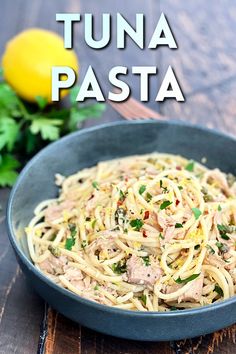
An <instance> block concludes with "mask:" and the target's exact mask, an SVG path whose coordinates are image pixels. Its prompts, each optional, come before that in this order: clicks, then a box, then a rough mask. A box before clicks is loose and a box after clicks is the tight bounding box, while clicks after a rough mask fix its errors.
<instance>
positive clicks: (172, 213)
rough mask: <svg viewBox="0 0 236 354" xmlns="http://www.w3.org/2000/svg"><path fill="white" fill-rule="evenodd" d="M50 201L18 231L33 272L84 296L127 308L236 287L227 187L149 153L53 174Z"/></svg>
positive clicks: (193, 167)
mask: <svg viewBox="0 0 236 354" xmlns="http://www.w3.org/2000/svg"><path fill="white" fill-rule="evenodd" d="M56 184H57V185H58V187H59V196H58V198H55V199H51V200H46V201H43V202H42V203H40V204H39V205H38V206H37V208H36V209H35V212H34V214H35V216H34V217H33V218H32V220H31V221H30V223H29V225H28V227H27V228H26V234H27V241H28V248H29V252H30V256H31V258H32V261H33V262H34V264H35V266H36V267H37V268H38V269H39V270H40V271H41V272H43V273H44V274H45V275H46V276H47V277H49V278H50V279H51V280H53V281H54V282H56V283H57V284H59V285H60V286H62V287H64V288H66V289H68V290H69V291H71V292H73V293H75V294H78V295H79V296H82V297H85V298H88V299H90V300H93V301H96V302H99V303H101V304H105V305H108V306H114V307H118V308H121V309H126V310H138V311H171V310H178V309H191V308H196V307H198V306H204V305H209V304H212V303H215V302H218V301H221V300H223V299H228V298H229V297H231V296H234V295H235V291H236V270H235V264H236V249H235V245H236V226H235V225H236V198H235V197H236V183H235V178H234V176H233V175H231V174H225V173H223V172H221V171H220V170H219V169H213V170H210V169H208V168H207V167H205V166H204V165H203V164H200V163H197V162H195V161H192V160H187V159H185V158H183V157H181V156H177V155H170V154H161V153H152V154H148V155H140V156H139V155H138V156H130V157H125V158H120V159H115V160H110V161H104V162H100V163H98V165H96V166H94V167H91V168H86V169H83V170H81V171H79V172H77V173H75V174H74V175H71V176H69V177H64V176H62V175H59V174H58V175H56Z"/></svg>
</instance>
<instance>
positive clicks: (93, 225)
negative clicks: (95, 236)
mask: <svg viewBox="0 0 236 354" xmlns="http://www.w3.org/2000/svg"><path fill="white" fill-rule="evenodd" d="M96 222H97V220H96V219H94V220H93V221H92V224H91V226H92V228H93V229H94V228H95V225H96Z"/></svg>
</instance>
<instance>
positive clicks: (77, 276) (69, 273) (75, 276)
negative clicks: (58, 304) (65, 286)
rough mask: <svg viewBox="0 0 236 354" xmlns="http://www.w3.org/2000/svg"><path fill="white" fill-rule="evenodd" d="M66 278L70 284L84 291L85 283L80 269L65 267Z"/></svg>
mask: <svg viewBox="0 0 236 354" xmlns="http://www.w3.org/2000/svg"><path fill="white" fill-rule="evenodd" d="M64 271H65V274H64V277H65V278H66V279H67V280H69V282H70V283H71V284H72V285H73V286H74V287H75V288H77V289H79V290H84V289H85V287H86V286H85V283H84V281H83V278H84V276H83V273H82V272H81V270H80V269H78V268H75V267H71V266H65V267H64Z"/></svg>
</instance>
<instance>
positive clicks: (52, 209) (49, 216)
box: [45, 200, 75, 222]
mask: <svg viewBox="0 0 236 354" xmlns="http://www.w3.org/2000/svg"><path fill="white" fill-rule="evenodd" d="M74 207H75V202H73V201H72V200H66V201H64V202H62V203H60V204H53V205H50V206H49V207H48V208H47V209H46V210H45V221H46V222H52V221H54V220H56V219H59V218H61V217H62V216H63V212H64V211H65V210H66V211H71V210H72V209H73V208H74Z"/></svg>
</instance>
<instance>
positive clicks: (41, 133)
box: [0, 73, 105, 187]
mask: <svg viewBox="0 0 236 354" xmlns="http://www.w3.org/2000/svg"><path fill="white" fill-rule="evenodd" d="M78 91H79V88H78V86H77V87H74V88H73V89H72V90H71V91H70V95H69V101H70V104H69V105H68V107H67V108H61V107H58V106H56V105H50V106H48V105H47V101H46V100H45V99H44V98H43V97H39V96H38V97H35V100H36V102H37V104H35V105H33V104H29V103H27V102H25V101H23V100H22V99H21V98H20V97H19V96H18V95H17V94H16V92H15V91H14V90H13V88H12V87H11V86H10V85H8V84H7V83H6V82H5V81H4V80H3V78H2V75H1V73H0V187H5V186H12V185H13V184H14V182H15V180H16V178H17V175H18V173H17V171H18V168H19V167H20V162H19V161H18V156H24V158H26V159H27V157H30V156H32V155H33V154H34V153H35V152H37V151H38V150H39V149H41V148H42V147H44V146H45V145H46V144H47V143H49V142H50V141H54V140H57V139H58V138H60V137H61V136H63V135H65V134H68V133H70V132H72V131H74V130H76V129H77V128H78V125H79V124H80V123H81V122H82V121H84V120H86V119H87V118H93V117H100V115H101V114H102V112H103V111H104V108H105V105H104V104H100V103H98V104H91V105H84V104H80V105H78V104H77V103H76V101H75V99H74V97H75V95H77V94H78Z"/></svg>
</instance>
